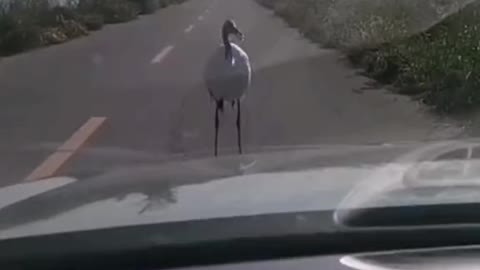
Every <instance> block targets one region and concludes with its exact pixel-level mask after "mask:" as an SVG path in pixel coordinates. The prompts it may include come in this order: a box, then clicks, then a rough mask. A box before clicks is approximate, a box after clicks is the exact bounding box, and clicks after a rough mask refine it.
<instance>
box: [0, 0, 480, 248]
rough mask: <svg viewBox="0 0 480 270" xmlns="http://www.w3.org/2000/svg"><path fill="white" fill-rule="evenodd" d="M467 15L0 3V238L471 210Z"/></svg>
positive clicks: (261, 0)
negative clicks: (293, 216)
mask: <svg viewBox="0 0 480 270" xmlns="http://www.w3.org/2000/svg"><path fill="white" fill-rule="evenodd" d="M479 12H480V1H475V0H355V1H354V0H241V1H239V0H0V150H1V151H0V239H6V238H16V237H21V236H31V235H39V234H56V233H60V232H71V231H82V230H95V229H100V228H116V227H124V226H134V225H141V224H161V223H162V224H163V223H168V222H187V221H193V220H205V219H218V218H232V217H243V216H256V215H270V214H281V213H304V212H314V211H327V212H328V213H329V219H330V220H331V221H332V222H338V220H337V219H336V217H338V213H339V212H338V211H339V209H343V210H345V209H355V208H362V209H363V208H372V207H380V208H389V207H403V206H413V207H415V206H418V207H424V206H426V205H427V206H428V205H450V204H463V203H479V202H480V179H479V176H480V163H479V159H478V158H479V157H480V141H479V140H477V136H478V134H480V128H479V121H478V120H477V119H479V118H478V117H477V114H478V110H477V109H478V108H479V107H480V91H478V89H479V87H480V65H479V63H480V53H479V52H480V47H479V44H480V43H479V42H480V31H479V30H480V29H478V27H480V26H479V25H480V24H479V22H480V16H479ZM477 20H479V21H478V22H477ZM392 211H393V210H392ZM392 222H393V221H392ZM425 222H426V223H432V222H433V221H428V222H427V221H425ZM421 223H422V222H421V221H419V224H420V225H421ZM337 225H339V226H344V225H345V224H337ZM390 225H392V224H390ZM393 225H395V224H393Z"/></svg>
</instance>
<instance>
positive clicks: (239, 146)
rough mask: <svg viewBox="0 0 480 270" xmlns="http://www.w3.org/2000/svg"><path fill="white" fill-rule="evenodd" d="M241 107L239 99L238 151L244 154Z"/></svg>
mask: <svg viewBox="0 0 480 270" xmlns="http://www.w3.org/2000/svg"><path fill="white" fill-rule="evenodd" d="M241 114H242V112H241V108H240V100H237V141H238V152H239V153H240V154H242V152H243V151H242V121H241Z"/></svg>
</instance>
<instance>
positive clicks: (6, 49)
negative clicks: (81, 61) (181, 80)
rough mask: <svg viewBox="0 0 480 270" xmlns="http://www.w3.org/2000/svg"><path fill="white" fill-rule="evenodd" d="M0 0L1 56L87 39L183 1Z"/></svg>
mask: <svg viewBox="0 0 480 270" xmlns="http://www.w3.org/2000/svg"><path fill="white" fill-rule="evenodd" d="M53 1H54V0H8V1H5V0H0V55H1V56H7V55H12V54H16V53H20V52H23V51H26V50H30V49H33V48H37V47H41V46H47V45H52V44H59V43H63V42H66V41H68V40H70V39H74V38H78V37H81V36H86V35H88V34H89V32H90V31H96V30H99V29H101V28H102V27H103V25H104V24H108V23H123V22H128V21H131V20H134V19H136V18H137V17H138V15H139V14H149V13H153V12H154V11H155V10H156V9H158V8H160V7H166V6H168V5H171V4H175V3H181V2H184V0H69V2H67V3H66V4H63V5H58V3H57V4H55V3H53Z"/></svg>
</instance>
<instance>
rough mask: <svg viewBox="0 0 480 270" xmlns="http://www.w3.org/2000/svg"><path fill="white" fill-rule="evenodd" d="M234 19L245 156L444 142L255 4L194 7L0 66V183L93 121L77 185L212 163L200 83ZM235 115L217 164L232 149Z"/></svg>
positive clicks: (449, 132) (196, 1)
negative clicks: (194, 161)
mask: <svg viewBox="0 0 480 270" xmlns="http://www.w3.org/2000/svg"><path fill="white" fill-rule="evenodd" d="M227 18H233V19H234V20H236V22H237V25H238V27H239V28H240V29H241V30H242V31H243V32H244V34H245V35H246V40H245V41H244V42H243V43H242V46H243V47H244V48H245V50H246V51H247V52H248V54H249V55H250V59H251V61H252V65H253V70H254V75H253V83H252V87H251V89H250V90H249V93H248V96H247V98H246V99H245V100H244V105H243V108H244V110H243V112H244V116H243V120H244V121H243V126H244V128H243V131H244V142H245V144H246V151H247V152H255V151H259V150H261V149H265V148H275V147H279V146H296V145H318V144H323V145H324V144H381V143H385V142H398V141H423V140H437V139H444V138H451V137H455V136H458V134H460V133H461V132H462V130H461V128H458V127H457V125H456V123H454V122H452V121H450V120H445V119H439V118H436V117H433V116H432V115H429V114H428V113H427V112H426V111H425V109H423V108H422V106H419V105H418V104H417V103H416V102H413V101H411V100H409V99H408V98H405V97H401V96H396V95H393V94H391V93H389V92H388V91H384V90H381V89H376V90H365V87H366V86H368V80H367V79H365V78H364V77H362V76H360V75H358V74H357V72H356V71H355V70H354V69H353V68H351V67H349V66H348V64H347V63H346V61H345V59H343V56H342V54H341V53H339V52H337V51H334V50H327V49H321V48H319V47H318V46H316V45H315V44H312V43H311V42H309V41H308V40H306V39H305V38H303V37H302V36H301V35H300V34H299V33H298V32H297V31H296V30H295V29H292V28H290V27H288V26H287V25H286V24H285V23H284V22H283V21H282V20H281V19H279V18H276V17H275V16H274V15H273V14H272V13H271V12H270V11H269V10H267V9H264V8H263V7H261V6H259V5H258V4H256V3H255V2H254V1H253V0H242V1H238V0H191V1H188V2H186V3H184V4H182V5H176V6H172V7H169V8H166V9H163V10H160V11H158V12H157V13H155V14H154V15H150V16H145V17H142V18H140V19H138V20H136V21H134V22H130V23H126V24H119V25H109V26H106V27H105V28H104V29H102V30H101V31H98V32H95V33H93V34H91V35H90V36H88V37H85V38H81V39H77V40H74V41H71V42H68V43H66V44H62V45H58V46H53V47H49V48H43V49H39V50H35V51H31V52H28V53H24V54H21V55H17V56H14V57H9V58H4V59H1V60H0V160H1V162H0V176H1V177H2V179H0V185H5V184H9V183H14V182H18V181H22V180H23V179H24V178H25V177H26V175H28V174H29V172H30V171H31V170H33V169H34V168H35V167H36V166H38V164H40V163H41V162H42V161H43V160H44V159H45V158H46V157H48V155H50V154H51V153H52V152H53V151H55V149H56V148H57V147H58V146H59V145H61V144H62V143H63V142H64V141H65V140H67V139H68V138H69V137H70V136H71V135H72V134H73V133H74V132H75V131H76V130H77V129H78V128H79V127H80V126H81V125H82V124H84V123H85V122H86V121H87V120H88V119H90V118H91V117H94V116H102V117H106V119H107V120H106V122H105V125H104V126H103V127H101V129H100V130H99V131H98V132H97V133H96V134H95V137H94V139H92V140H90V141H89V144H88V146H87V147H85V148H84V149H83V150H82V151H81V152H80V153H79V155H78V156H77V157H76V158H75V159H73V160H72V161H71V162H70V163H69V166H68V173H69V174H74V175H75V174H78V175H84V174H89V173H92V172H95V171H96V170H101V169H103V168H105V167H108V166H118V165H121V164H122V163H128V162H134V161H138V162H142V161H145V160H150V161H152V160H158V161H162V160H165V159H169V157H170V156H172V155H175V156H188V157H200V156H211V155H213V135H214V129H213V127H214V125H213V124H214V122H213V113H214V104H213V103H211V102H210V100H209V96H208V94H207V92H206V89H205V87H204V85H203V80H202V73H203V68H204V66H205V64H206V61H207V59H208V57H209V55H210V53H211V52H213V50H214V49H215V48H216V46H218V45H219V42H220V27H221V25H222V24H223V22H224V21H225V19H227ZM234 117H235V116H234V111H233V110H231V109H230V107H228V109H227V110H226V113H225V114H224V115H223V116H222V119H221V131H220V133H221V134H220V147H221V150H220V152H221V154H232V153H235V151H236V147H235V146H236V136H235V121H234Z"/></svg>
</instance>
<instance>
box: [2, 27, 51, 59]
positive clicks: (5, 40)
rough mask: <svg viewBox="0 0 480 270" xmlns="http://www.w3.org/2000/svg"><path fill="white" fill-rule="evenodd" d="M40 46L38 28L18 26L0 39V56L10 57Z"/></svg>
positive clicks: (40, 38) (40, 39) (40, 40)
mask: <svg viewBox="0 0 480 270" xmlns="http://www.w3.org/2000/svg"><path fill="white" fill-rule="evenodd" d="M41 45H42V37H41V31H40V28H38V27H35V26H32V25H21V24H18V25H16V26H15V27H14V29H12V30H10V31H8V32H6V33H5V34H4V35H3V36H2V37H1V38H0V54H2V55H11V54H15V53H19V52H22V51H25V50H28V49H33V48H35V47H38V46H41Z"/></svg>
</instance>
